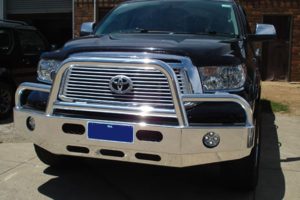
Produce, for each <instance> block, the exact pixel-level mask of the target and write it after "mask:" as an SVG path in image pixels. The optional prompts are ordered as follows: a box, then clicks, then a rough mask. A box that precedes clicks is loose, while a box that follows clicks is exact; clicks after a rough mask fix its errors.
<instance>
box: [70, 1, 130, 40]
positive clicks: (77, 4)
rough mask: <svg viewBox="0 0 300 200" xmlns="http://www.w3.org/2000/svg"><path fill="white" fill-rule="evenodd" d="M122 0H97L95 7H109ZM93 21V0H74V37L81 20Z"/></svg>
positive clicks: (77, 32)
mask: <svg viewBox="0 0 300 200" xmlns="http://www.w3.org/2000/svg"><path fill="white" fill-rule="evenodd" d="M123 1H124V0H97V2H96V7H97V9H96V10H97V11H98V8H108V9H111V8H113V7H115V6H116V5H118V4H119V3H121V2H123ZM92 21H94V0H75V1H74V37H78V36H79V31H80V26H81V24H82V23H83V22H92Z"/></svg>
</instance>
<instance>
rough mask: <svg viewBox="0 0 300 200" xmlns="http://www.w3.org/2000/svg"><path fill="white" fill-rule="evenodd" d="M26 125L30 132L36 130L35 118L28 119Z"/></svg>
mask: <svg viewBox="0 0 300 200" xmlns="http://www.w3.org/2000/svg"><path fill="white" fill-rule="evenodd" d="M26 125H27V128H28V129H29V130H30V131H33V130H34V129H35V120H34V118H33V117H28V118H27V120H26Z"/></svg>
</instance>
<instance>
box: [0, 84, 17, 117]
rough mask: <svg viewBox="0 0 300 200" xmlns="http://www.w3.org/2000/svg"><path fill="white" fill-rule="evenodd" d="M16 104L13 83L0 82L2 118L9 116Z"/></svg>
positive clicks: (0, 113) (0, 114)
mask: <svg viewBox="0 0 300 200" xmlns="http://www.w3.org/2000/svg"><path fill="white" fill-rule="evenodd" d="M13 105H14V90H13V87H12V85H10V84H7V83H4V82H0V119H6V118H8V117H9V116H10V115H11V113H12V108H13Z"/></svg>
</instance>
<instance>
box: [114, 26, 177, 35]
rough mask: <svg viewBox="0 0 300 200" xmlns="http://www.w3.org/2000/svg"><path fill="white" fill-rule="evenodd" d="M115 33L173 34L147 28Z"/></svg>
mask: <svg viewBox="0 0 300 200" xmlns="http://www.w3.org/2000/svg"><path fill="white" fill-rule="evenodd" d="M114 33H163V34H173V33H174V32H172V31H163V30H150V29H145V28H140V27H136V28H134V29H125V30H120V31H117V32H114Z"/></svg>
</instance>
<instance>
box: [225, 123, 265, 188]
mask: <svg viewBox="0 0 300 200" xmlns="http://www.w3.org/2000/svg"><path fill="white" fill-rule="evenodd" d="M255 135H256V140H255V144H254V147H253V149H252V151H251V154H250V155H249V156H247V157H245V158H242V159H239V160H235V161H231V162H225V163H223V164H222V166H221V170H222V175H223V176H224V178H225V179H224V180H226V184H228V183H230V185H231V186H233V187H235V188H239V189H243V190H246V191H252V190H255V188H256V186H257V183H258V173H259V158H260V141H259V137H260V124H259V122H258V123H257V125H256V133H255Z"/></svg>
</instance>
